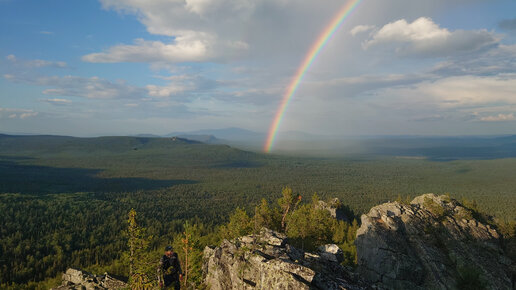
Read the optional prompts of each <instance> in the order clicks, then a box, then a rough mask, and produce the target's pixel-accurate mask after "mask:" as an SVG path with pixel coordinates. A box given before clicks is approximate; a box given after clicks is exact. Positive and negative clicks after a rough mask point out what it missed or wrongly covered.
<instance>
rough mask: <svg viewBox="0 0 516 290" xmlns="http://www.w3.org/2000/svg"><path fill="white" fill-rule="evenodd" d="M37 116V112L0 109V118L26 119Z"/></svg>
mask: <svg viewBox="0 0 516 290" xmlns="http://www.w3.org/2000/svg"><path fill="white" fill-rule="evenodd" d="M37 115H38V112H34V111H33V110H27V109H13V108H0V118H9V119H26V118H30V117H35V116H37Z"/></svg>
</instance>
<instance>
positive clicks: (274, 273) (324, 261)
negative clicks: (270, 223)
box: [203, 228, 365, 290]
mask: <svg viewBox="0 0 516 290" xmlns="http://www.w3.org/2000/svg"><path fill="white" fill-rule="evenodd" d="M335 247H336V246H334V245H333V246H326V247H322V248H320V251H319V252H320V253H324V254H326V256H324V257H321V256H320V255H318V254H311V253H305V252H303V251H301V250H299V249H296V248H294V247H293V246H291V245H289V244H288V243H287V239H286V237H285V235H283V234H280V233H277V232H274V231H272V230H269V229H266V228H263V229H262V230H261V232H260V233H259V234H257V235H248V236H244V237H240V238H238V239H235V240H232V241H228V240H225V241H224V242H222V244H221V245H220V246H219V247H216V248H211V247H206V249H205V250H204V265H203V272H204V277H205V283H206V285H207V286H208V287H209V288H210V289H296V290H302V289H365V288H364V286H363V284H362V283H360V282H359V281H358V280H357V278H356V277H355V276H354V275H353V274H352V273H350V271H348V270H347V269H346V268H344V267H343V266H341V265H340V264H339V263H338V258H337V257H338V255H339V250H340V249H338V250H337V249H335ZM337 248H338V247H337ZM340 254H342V252H340Z"/></svg>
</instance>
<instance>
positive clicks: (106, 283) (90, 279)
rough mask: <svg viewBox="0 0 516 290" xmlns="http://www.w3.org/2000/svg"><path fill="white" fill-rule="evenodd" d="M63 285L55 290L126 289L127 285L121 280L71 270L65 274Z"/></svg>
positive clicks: (105, 275)
mask: <svg viewBox="0 0 516 290" xmlns="http://www.w3.org/2000/svg"><path fill="white" fill-rule="evenodd" d="M62 281H63V282H62V284H61V285H60V286H58V287H57V288H53V289H55V290H72V289H73V290H76V289H77V290H79V289H81V290H82V289H84V290H97V289H99V290H101V289H124V288H127V284H126V283H125V282H123V281H121V280H118V279H115V278H113V277H111V276H109V275H108V274H107V273H105V274H104V275H93V274H90V273H88V272H85V271H81V270H78V269H73V268H69V269H68V270H66V272H65V273H64V274H63V277H62Z"/></svg>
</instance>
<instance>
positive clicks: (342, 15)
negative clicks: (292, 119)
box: [264, 0, 362, 152]
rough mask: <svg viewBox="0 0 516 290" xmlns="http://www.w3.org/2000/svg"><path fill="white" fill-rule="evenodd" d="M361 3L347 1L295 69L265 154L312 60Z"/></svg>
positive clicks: (355, 0)
mask: <svg viewBox="0 0 516 290" xmlns="http://www.w3.org/2000/svg"><path fill="white" fill-rule="evenodd" d="M361 1H362V0H350V1H348V2H347V3H346V4H345V5H344V6H343V7H342V9H341V10H340V11H339V13H337V15H336V16H335V17H334V18H333V20H332V21H331V22H330V24H329V25H328V26H327V27H326V28H325V29H324V30H323V32H322V33H321V35H320V36H319V37H318V38H317V41H316V42H314V44H313V45H312V47H311V48H310V50H309V51H308V53H307V55H306V57H305V59H304V60H303V62H302V63H301V65H300V66H299V68H298V69H297V72H296V74H295V75H294V78H293V79H292V81H291V82H290V84H289V86H288V89H287V90H286V92H285V95H284V96H283V99H282V101H281V104H280V106H279V109H278V111H277V112H276V115H275V117H274V121H273V122H272V124H271V127H270V129H269V133H268V134H267V140H266V141H265V145H264V151H265V152H270V151H271V149H272V145H274V140H275V139H276V134H277V133H278V129H279V126H280V124H281V120H282V119H283V117H284V116H285V111H286V109H287V107H288V104H289V103H290V101H291V100H292V96H294V94H295V93H296V91H297V89H298V87H299V84H300V83H301V80H302V79H303V77H304V76H305V73H306V71H307V70H308V69H309V68H310V66H311V65H312V63H313V62H314V60H315V59H316V58H317V55H319V52H321V50H322V48H323V47H324V46H325V45H326V43H328V40H330V38H331V37H332V35H333V34H334V33H335V31H336V30H337V29H338V28H339V27H340V25H341V24H342V22H343V21H344V19H346V18H347V16H349V14H351V12H352V11H353V10H354V8H355V7H357V6H358V4H359V3H360V2H361Z"/></svg>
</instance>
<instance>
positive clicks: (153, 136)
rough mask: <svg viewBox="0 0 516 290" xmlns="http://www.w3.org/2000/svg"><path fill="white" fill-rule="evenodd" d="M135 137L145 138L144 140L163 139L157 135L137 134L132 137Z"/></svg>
mask: <svg viewBox="0 0 516 290" xmlns="http://www.w3.org/2000/svg"><path fill="white" fill-rule="evenodd" d="M132 136H133V137H144V138H162V137H163V136H160V135H155V134H136V135H132Z"/></svg>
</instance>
